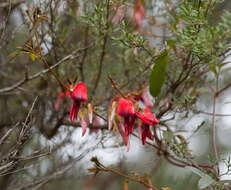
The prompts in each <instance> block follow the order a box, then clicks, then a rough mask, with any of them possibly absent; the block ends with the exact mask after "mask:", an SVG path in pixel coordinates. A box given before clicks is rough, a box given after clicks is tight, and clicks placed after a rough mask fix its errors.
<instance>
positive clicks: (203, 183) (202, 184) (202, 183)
mask: <svg viewBox="0 0 231 190" xmlns="http://www.w3.org/2000/svg"><path fill="white" fill-rule="evenodd" d="M215 183H216V181H215V180H214V179H213V178H211V177H210V176H209V175H205V176H204V177H202V178H201V179H200V180H199V182H198V187H199V189H204V188H206V187H208V186H210V185H212V184H215Z"/></svg>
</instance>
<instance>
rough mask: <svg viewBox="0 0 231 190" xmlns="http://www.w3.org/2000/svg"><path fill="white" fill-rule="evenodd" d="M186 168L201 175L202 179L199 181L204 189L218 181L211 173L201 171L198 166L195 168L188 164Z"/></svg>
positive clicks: (199, 184) (200, 186)
mask: <svg viewBox="0 0 231 190" xmlns="http://www.w3.org/2000/svg"><path fill="white" fill-rule="evenodd" d="M185 168H186V169H189V170H191V171H192V172H193V173H195V174H197V175H199V176H200V177H201V179H200V180H199V182H198V187H199V189H204V188H206V187H208V186H210V185H212V184H215V183H216V181H215V180H214V179H213V178H211V177H210V176H209V175H207V174H205V173H203V172H202V171H200V170H199V169H197V168H194V167H191V166H187V167H185Z"/></svg>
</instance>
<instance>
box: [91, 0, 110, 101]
mask: <svg viewBox="0 0 231 190" xmlns="http://www.w3.org/2000/svg"><path fill="white" fill-rule="evenodd" d="M109 2H110V1H109V0H107V13H106V22H107V24H106V34H105V35H104V38H103V46H102V51H101V56H100V62H99V69H98V73H97V76H96V80H95V85H94V88H93V92H92V97H93V96H94V95H95V93H96V89H97V87H98V85H99V80H100V78H101V73H102V68H103V61H104V57H105V54H106V44H107V39H108V29H109V22H108V19H109Z"/></svg>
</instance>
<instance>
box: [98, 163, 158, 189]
mask: <svg viewBox="0 0 231 190" xmlns="http://www.w3.org/2000/svg"><path fill="white" fill-rule="evenodd" d="M101 170H102V171H105V172H111V173H114V174H117V175H120V176H122V177H124V178H126V179H128V180H129V181H135V182H138V183H141V184H143V185H144V186H146V187H148V188H152V189H153V190H158V189H157V188H156V187H154V186H153V185H150V184H148V183H146V182H145V181H144V180H142V178H139V177H136V178H135V177H130V176H128V175H125V174H123V173H121V172H119V171H117V170H113V169H111V168H107V167H105V166H103V168H101Z"/></svg>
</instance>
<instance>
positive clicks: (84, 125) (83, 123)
mask: <svg viewBox="0 0 231 190" xmlns="http://www.w3.org/2000/svg"><path fill="white" fill-rule="evenodd" d="M80 125H81V127H82V136H84V135H85V133H86V131H87V121H86V119H81V120H80Z"/></svg>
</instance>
